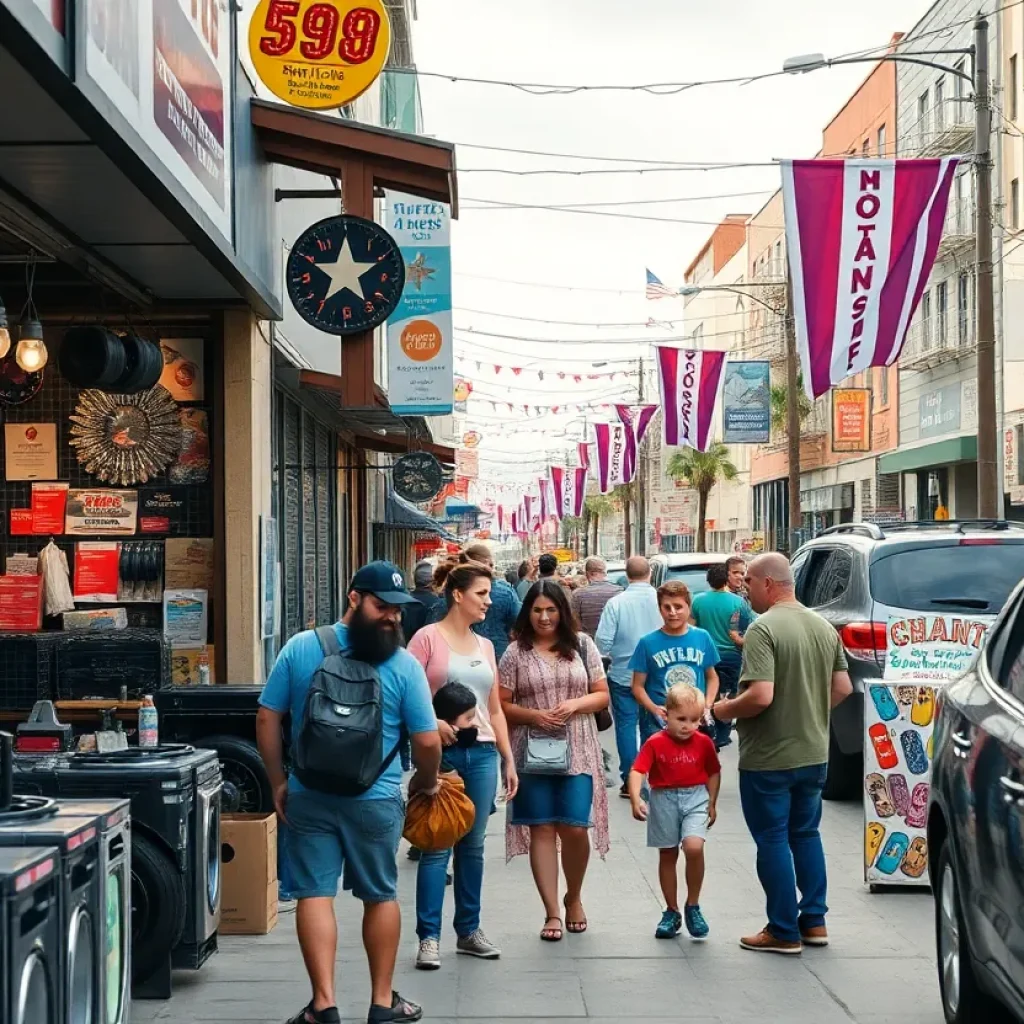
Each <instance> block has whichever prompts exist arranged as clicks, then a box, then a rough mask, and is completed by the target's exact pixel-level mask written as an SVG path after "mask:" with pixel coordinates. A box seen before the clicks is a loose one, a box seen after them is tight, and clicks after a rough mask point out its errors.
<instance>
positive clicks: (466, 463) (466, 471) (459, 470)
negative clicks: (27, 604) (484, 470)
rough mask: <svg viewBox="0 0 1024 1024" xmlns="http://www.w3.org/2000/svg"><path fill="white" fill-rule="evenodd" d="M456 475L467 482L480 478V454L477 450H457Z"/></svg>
mask: <svg viewBox="0 0 1024 1024" xmlns="http://www.w3.org/2000/svg"><path fill="white" fill-rule="evenodd" d="M455 474H456V476H462V477H465V478H466V479H467V480H476V479H477V478H478V477H479V476H480V452H479V450H478V449H476V448H456V449H455Z"/></svg>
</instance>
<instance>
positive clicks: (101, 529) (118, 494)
mask: <svg viewBox="0 0 1024 1024" xmlns="http://www.w3.org/2000/svg"><path fill="white" fill-rule="evenodd" d="M138 509H139V492H138V491H114V490H88V491H87V490H71V491H68V501H67V510H66V513H65V522H64V532H65V533H67V534H70V535H71V536H73V537H82V536H91V537H97V536H99V537H103V536H111V535H114V536H129V535H131V534H134V533H135V524H136V520H137V516H138Z"/></svg>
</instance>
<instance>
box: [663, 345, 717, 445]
mask: <svg viewBox="0 0 1024 1024" xmlns="http://www.w3.org/2000/svg"><path fill="white" fill-rule="evenodd" d="M657 353H658V372H659V375H660V378H661V408H662V413H661V415H662V423H663V424H664V431H665V444H667V445H685V446H686V447H689V448H696V449H697V451H700V452H703V451H707V448H708V443H709V441H710V440H711V422H712V419H713V417H714V413H715V403H716V402H717V401H718V391H719V385H720V384H721V381H722V371H723V369H724V368H725V355H726V354H725V353H724V352H707V351H704V352H696V351H693V350H691V349H683V348H672V347H670V346H667V345H663V346H659V347H658V349H657Z"/></svg>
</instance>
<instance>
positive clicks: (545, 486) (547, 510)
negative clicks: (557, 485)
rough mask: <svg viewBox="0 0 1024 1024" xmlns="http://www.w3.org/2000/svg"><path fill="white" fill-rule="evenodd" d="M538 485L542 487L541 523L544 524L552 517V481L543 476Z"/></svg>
mask: <svg viewBox="0 0 1024 1024" xmlns="http://www.w3.org/2000/svg"><path fill="white" fill-rule="evenodd" d="M537 486H538V487H539V488H540V523H541V526H543V525H544V524H545V523H546V522H547V521H548V520H549V519H550V518H551V481H550V480H548V479H547V477H543V476H542V477H541V478H540V479H539V480H538V481H537Z"/></svg>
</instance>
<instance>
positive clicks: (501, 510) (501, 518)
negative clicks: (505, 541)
mask: <svg viewBox="0 0 1024 1024" xmlns="http://www.w3.org/2000/svg"><path fill="white" fill-rule="evenodd" d="M498 533H499V534H500V535H501V536H502V537H504V536H505V506H504V505H499V506H498Z"/></svg>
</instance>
